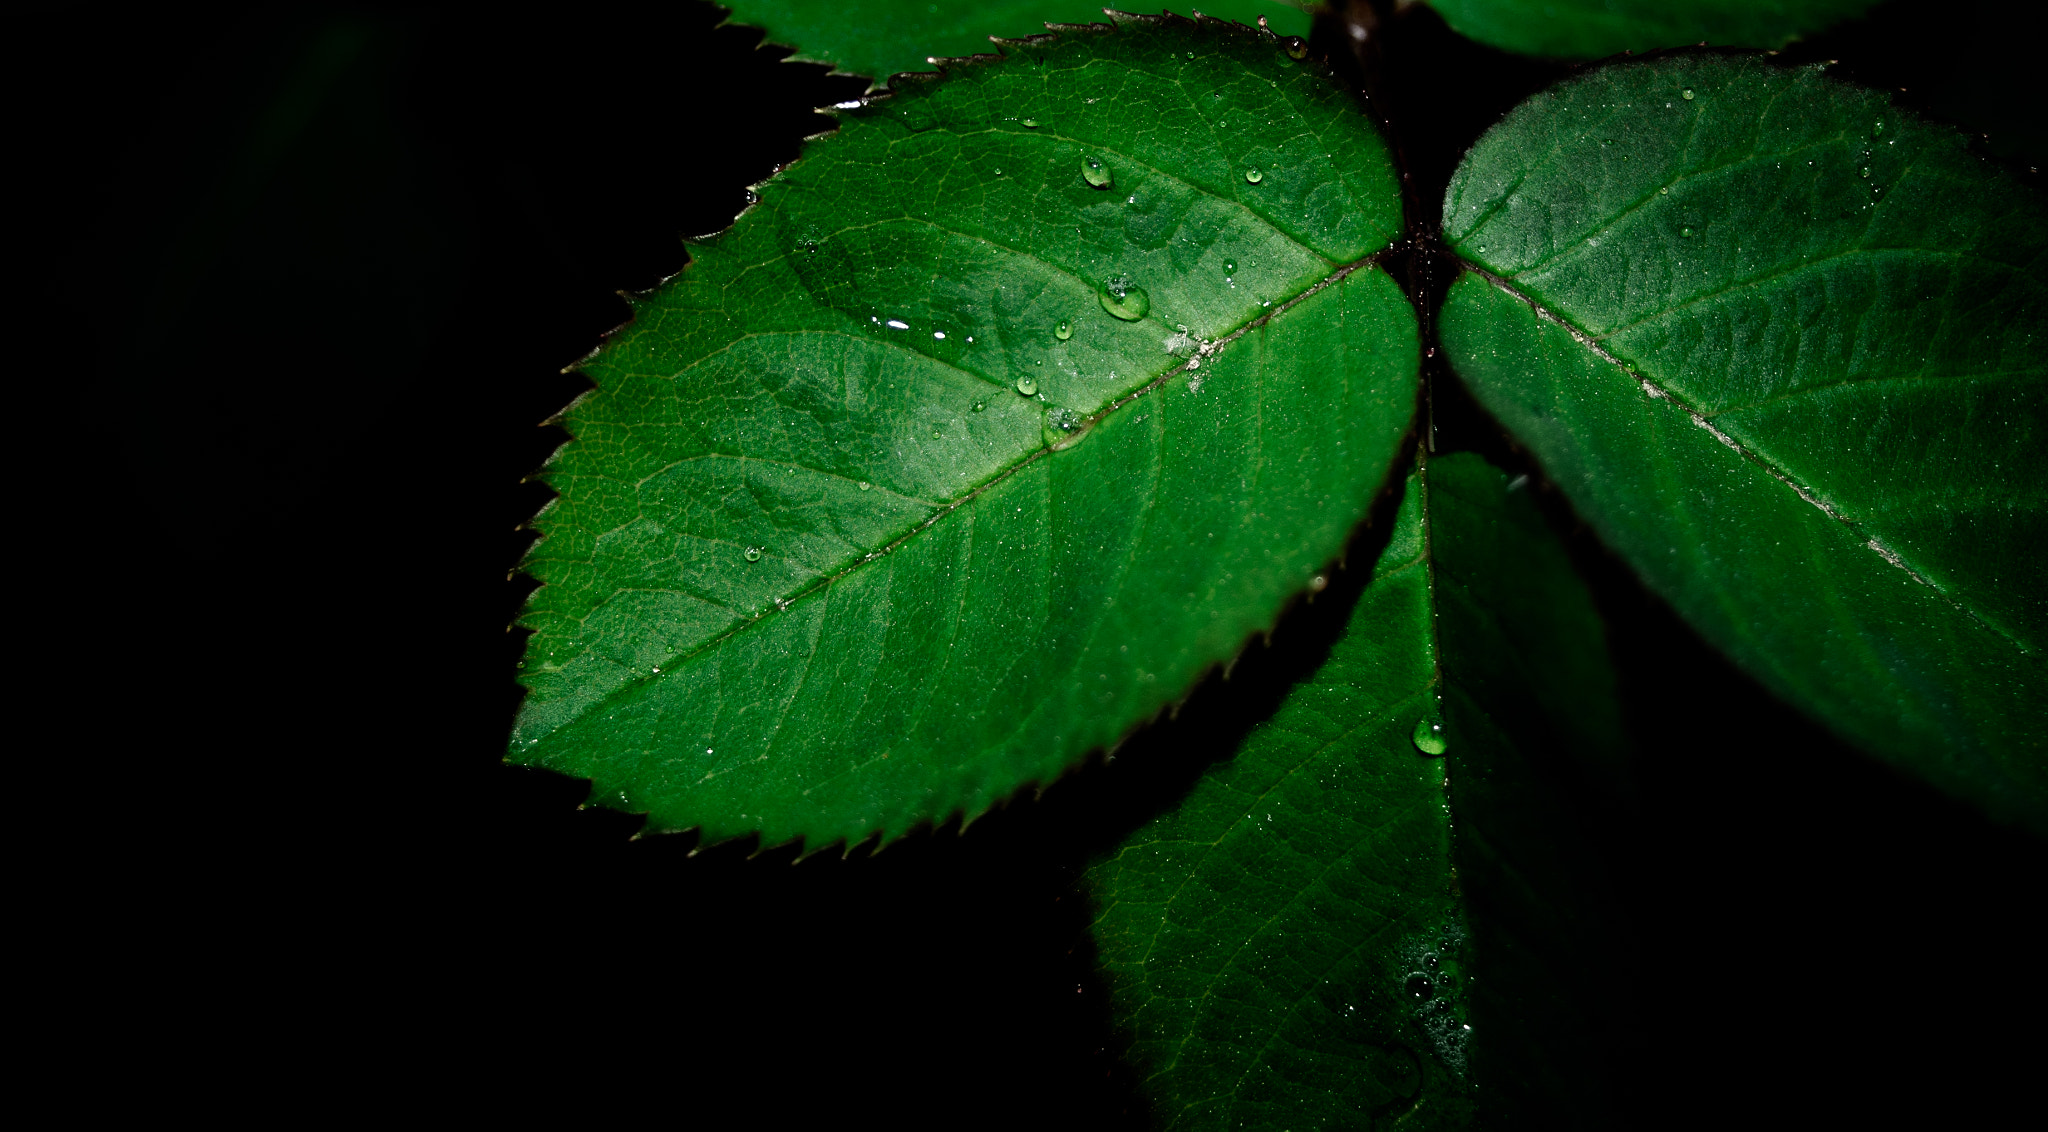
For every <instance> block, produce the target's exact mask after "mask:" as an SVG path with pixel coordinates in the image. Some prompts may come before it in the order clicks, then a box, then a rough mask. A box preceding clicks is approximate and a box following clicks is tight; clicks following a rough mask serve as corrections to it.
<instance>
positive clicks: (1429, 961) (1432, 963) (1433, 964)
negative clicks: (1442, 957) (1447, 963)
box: [1422, 953, 1440, 971]
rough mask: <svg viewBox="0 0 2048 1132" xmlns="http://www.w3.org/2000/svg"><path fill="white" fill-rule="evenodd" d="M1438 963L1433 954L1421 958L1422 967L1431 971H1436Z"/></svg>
mask: <svg viewBox="0 0 2048 1132" xmlns="http://www.w3.org/2000/svg"><path fill="white" fill-rule="evenodd" d="M1439 962H1440V961H1439V960H1438V959H1437V957H1436V955H1435V954H1434V953H1432V954H1429V955H1425V956H1423V957H1422V965H1423V966H1424V967H1427V968H1429V969H1430V970H1432V971H1434V970H1436V969H1437V966H1438V964H1439Z"/></svg>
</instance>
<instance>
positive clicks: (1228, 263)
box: [1223, 259, 1237, 275]
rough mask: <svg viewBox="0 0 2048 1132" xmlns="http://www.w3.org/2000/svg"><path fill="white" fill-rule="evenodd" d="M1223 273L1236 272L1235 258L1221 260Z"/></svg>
mask: <svg viewBox="0 0 2048 1132" xmlns="http://www.w3.org/2000/svg"><path fill="white" fill-rule="evenodd" d="M1223 274H1225V275H1236V274H1237V261H1236V260H1234V259H1226V260H1224V261H1223Z"/></svg>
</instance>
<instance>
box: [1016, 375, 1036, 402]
mask: <svg viewBox="0 0 2048 1132" xmlns="http://www.w3.org/2000/svg"><path fill="white" fill-rule="evenodd" d="M1017 392H1019V393H1022V394H1023V395H1024V396H1026V397H1029V396H1031V395H1032V394H1033V393H1036V392H1038V381H1037V379H1036V378H1033V377H1032V376H1031V375H1030V374H1026V375H1024V376H1023V377H1020V378H1018V379H1017Z"/></svg>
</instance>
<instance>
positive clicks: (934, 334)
mask: <svg viewBox="0 0 2048 1132" xmlns="http://www.w3.org/2000/svg"><path fill="white" fill-rule="evenodd" d="M932 337H934V338H937V339H939V340H941V341H944V340H945V337H946V332H945V331H943V330H934V331H932Z"/></svg>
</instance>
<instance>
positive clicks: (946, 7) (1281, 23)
mask: <svg viewBox="0 0 2048 1132" xmlns="http://www.w3.org/2000/svg"><path fill="white" fill-rule="evenodd" d="M1212 8H1213V9H1214V10H1213V11H1212V10H1211V9H1212ZM731 11H732V22H734V23H739V24H746V25H749V26H752V27H758V28H761V29H763V30H764V31H766V32H767V33H768V35H767V42H769V43H778V44H782V45H784V46H789V47H795V48H796V49H797V54H796V55H795V56H793V58H795V59H797V60H800V61H804V62H812V63H830V64H831V65H832V66H833V68H834V69H835V70H838V71H843V72H846V73H849V74H855V75H864V76H866V77H868V78H870V79H872V80H874V83H875V85H876V86H884V85H887V83H888V81H889V79H890V78H891V77H892V76H894V75H897V74H900V73H905V72H918V71H930V70H932V69H933V67H932V65H931V63H929V62H928V61H927V60H929V59H931V58H935V57H936V58H940V59H957V58H964V57H966V56H969V55H979V54H984V53H986V52H988V51H990V50H991V47H990V45H989V37H990V36H991V35H1002V36H1026V35H1039V34H1043V33H1044V31H1045V28H1046V25H1047V24H1089V23H1099V22H1101V20H1102V17H1103V5H1102V4H1101V3H1099V2H1090V0H992V2H980V3H971V2H967V0H935V2H927V3H916V2H907V0H846V2H840V0H733V3H732V4H731ZM1201 11H1202V13H1203V14H1205V15H1208V16H1214V17H1217V18H1219V19H1225V20H1235V21H1237V22H1239V23H1242V24H1245V25H1246V26H1250V27H1256V26H1257V25H1258V22H1259V17H1261V16H1264V17H1266V22H1267V24H1268V26H1270V27H1271V28H1272V29H1273V32H1274V33H1275V34H1276V35H1299V36H1306V35H1307V34H1308V28H1309V15H1308V13H1307V12H1306V11H1303V10H1302V9H1301V8H1298V7H1296V6H1294V5H1291V4H1285V3H1280V2H1278V0H1220V2H1215V3H1209V4H1204V5H1203V6H1202V8H1201Z"/></svg>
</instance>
